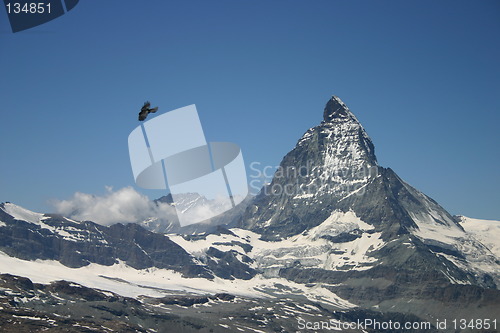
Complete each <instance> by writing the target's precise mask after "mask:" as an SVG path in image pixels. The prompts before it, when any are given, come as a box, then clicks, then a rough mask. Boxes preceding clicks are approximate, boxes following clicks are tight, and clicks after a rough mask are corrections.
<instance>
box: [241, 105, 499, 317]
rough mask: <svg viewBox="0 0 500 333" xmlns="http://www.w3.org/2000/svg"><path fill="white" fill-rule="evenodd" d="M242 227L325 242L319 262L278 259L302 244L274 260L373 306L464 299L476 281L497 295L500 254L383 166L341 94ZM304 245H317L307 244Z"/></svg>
mask: <svg viewBox="0 0 500 333" xmlns="http://www.w3.org/2000/svg"><path fill="white" fill-rule="evenodd" d="M239 226H240V227H241V228H247V229H250V230H252V231H254V232H256V233H259V234H261V235H262V239H265V240H270V241H277V242H281V241H282V240H283V239H287V238H290V237H295V238H297V239H298V238H300V237H310V238H311V237H312V238H313V239H317V238H322V239H325V240H327V241H328V245H327V246H325V247H321V248H318V250H317V252H318V253H323V254H324V255H325V256H326V258H325V259H324V260H323V261H322V262H321V263H320V264H319V265H318V264H317V263H314V264H312V265H311V264H310V262H308V263H304V262H303V261H301V260H299V261H298V262H299V263H298V264H297V262H293V263H286V262H284V261H282V260H279V258H281V257H287V256H288V255H289V254H290V253H296V252H297V247H299V248H300V247H301V245H300V243H298V244H296V246H294V247H293V248H286V249H285V248H280V249H277V250H271V251H269V253H268V254H269V255H272V256H274V257H275V258H278V259H277V260H275V261H273V262H272V263H271V265H270V266H271V267H274V266H275V265H276V264H278V265H280V266H281V268H280V270H279V272H278V275H279V276H282V277H286V278H288V279H292V280H294V281H297V282H302V283H305V282H308V283H311V282H315V283H318V282H322V283H330V284H340V285H342V286H341V287H336V288H335V291H336V292H337V293H339V295H340V296H343V297H346V298H347V299H349V300H352V301H354V302H358V303H359V302H361V303H364V304H366V305H368V304H369V305H370V306H373V305H375V304H379V302H381V301H384V302H387V300H388V299H391V300H392V301H393V302H399V301H398V299H400V300H402V299H407V300H408V299H421V300H420V301H421V302H429V303H432V302H434V301H435V300H436V299H435V298H434V297H438V296H437V295H440V294H441V293H442V291H443V290H446V288H452V289H453V290H454V292H453V293H458V294H460V293H462V291H463V295H464V296H463V297H464V298H465V299H467V296H466V295H470V294H471V292H470V290H471V289H473V290H474V292H472V294H474V295H477V293H479V294H481V293H483V292H486V293H489V292H490V291H486V290H492V291H491V292H492V293H493V294H497V286H498V284H499V282H500V280H499V277H500V275H499V272H500V271H499V261H498V257H496V256H495V254H494V253H492V251H491V250H490V249H489V248H487V247H486V246H484V245H483V244H482V243H481V242H480V241H479V240H478V239H476V238H475V237H473V236H472V235H471V234H469V233H467V232H465V231H464V229H463V228H462V226H461V225H460V223H458V222H457V221H456V220H455V219H454V218H453V217H452V216H451V215H450V214H449V213H448V212H447V211H446V210H445V209H443V208H442V207H441V206H439V204H437V203H436V202H435V201H434V200H432V199H431V198H429V197H427V196H426V195H424V194H423V193H421V192H419V191H418V190H416V189H415V188H413V187H411V186H410V185H408V184H407V183H405V182H404V181H403V180H402V179H401V178H399V177H398V176H397V175H396V174H395V173H394V171H393V170H391V169H389V168H384V167H381V166H379V165H378V163H377V159H376V157H375V153H374V145H373V143H372V141H371V140H370V138H369V137H368V135H367V134H366V132H365V130H364V129H363V127H362V126H361V124H360V123H359V121H358V120H357V119H356V117H355V116H354V115H353V114H352V112H351V111H350V110H349V108H348V107H347V106H346V105H345V104H344V103H343V102H342V101H341V100H340V99H339V98H338V97H336V96H333V97H332V98H331V99H330V100H329V101H328V103H327V104H326V107H325V109H324V114H323V121H322V122H321V124H320V125H318V126H316V127H314V128H311V129H309V130H308V131H307V132H306V133H305V134H304V135H303V136H302V138H301V139H300V140H299V141H298V143H297V145H296V146H295V148H294V149H293V150H292V151H291V152H289V153H288V154H287V155H286V156H285V157H284V158H283V160H282V162H281V164H280V166H279V168H278V169H277V171H276V174H275V176H274V178H273V180H272V182H271V183H270V184H269V185H268V186H267V187H265V188H263V190H262V191H261V192H260V194H259V195H258V196H257V197H256V198H255V200H254V201H253V202H252V203H251V205H250V206H249V207H248V208H247V210H246V212H245V214H244V215H243V216H242V218H241V219H240V222H239ZM374 239H375V240H376V241H374ZM367 244H369V247H367V246H366V245H367ZM303 248H304V251H305V252H311V249H310V244H307V245H304V246H303ZM325 253H326V254H325ZM339 257H340V258H339ZM343 258H346V259H347V260H342V259H343ZM359 258H361V259H362V260H359ZM301 259H303V258H301ZM339 263H342V264H341V265H339ZM415 281H419V283H418V284H417V285H416V284H415ZM483 288H484V289H483ZM439 297H440V296H439ZM479 299H481V297H479V298H477V297H476V296H474V297H472V298H471V299H469V301H470V302H474V301H477V300H479ZM444 301H445V302H446V301H447V300H444ZM391 306H392V305H391ZM408 311H414V309H411V307H410V308H408Z"/></svg>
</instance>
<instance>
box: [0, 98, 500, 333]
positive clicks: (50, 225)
mask: <svg viewBox="0 0 500 333" xmlns="http://www.w3.org/2000/svg"><path fill="white" fill-rule="evenodd" d="M193 200H203V198H189V200H188V201H186V202H193ZM158 202H162V203H167V204H171V200H170V201H169V198H168V197H164V198H160V199H158ZM137 222H138V223H137V224H135V223H129V224H125V225H124V224H115V225H112V226H109V227H105V226H102V225H99V224H96V223H94V222H91V221H75V220H72V219H70V218H67V217H63V216H60V215H54V214H39V213H34V212H31V211H29V210H27V209H25V208H22V207H19V206H17V205H15V204H13V203H3V204H0V251H1V252H0V273H2V274H3V275H1V276H0V288H1V289H0V307H1V308H0V327H2V328H3V330H4V331H11V332H14V331H16V330H15V329H16V327H19V325H22V327H26V328H29V329H31V330H36V329H40V330H42V329H44V328H49V329H56V328H57V329H59V330H61V331H65V330H66V331H67V330H68V329H71V330H73V331H82V332H83V331H86V330H87V331H86V332H88V331H92V330H109V331H117V332H127V331H130V332H133V331H141V332H151V331H154V330H156V331H161V332H166V331H172V332H181V331H187V332H192V331H196V332H219V331H224V332H235V331H241V332H284V331H298V330H301V326H300V325H301V323H302V324H303V323H304V322H311V323H314V322H318V321H321V320H323V321H330V320H333V321H335V322H336V323H349V322H353V321H365V320H367V319H370V320H372V322H373V320H375V321H377V320H378V321H379V322H388V321H392V322H400V323H403V322H412V323H423V322H428V323H429V325H431V326H429V327H428V329H427V330H426V331H429V332H430V331H437V327H436V320H443V319H448V320H453V319H478V318H481V319H490V320H491V321H493V320H494V319H497V325H500V318H499V313H500V312H499V311H498V309H499V308H500V291H499V289H498V286H499V284H500V259H499V258H500V246H499V245H498V244H500V243H499V242H498V239H500V222H498V221H486V220H477V219H471V218H467V217H463V216H451V215H450V214H449V213H448V212H447V211H446V210H445V209H443V208H442V207H441V206H440V205H439V204H438V203H436V202H435V201H434V200H432V199H431V198H429V197H427V196H426V195H425V194H423V193H421V192H420V191H418V190H416V189H415V188H413V187H412V186H410V185H409V184H407V183H406V182H404V181H403V180H402V179H401V178H399V177H398V176H397V174H396V173H395V172H394V171H393V170H391V169H389V168H384V167H381V166H380V165H379V164H378V162H377V159H376V156H375V148H374V145H373V143H372V141H371V139H370V138H369V136H368V135H367V133H366V131H365V130H364V129H363V127H362V125H361V124H360V123H359V121H358V120H357V119H356V117H355V116H354V114H353V113H352V112H351V111H350V110H349V108H348V107H347V106H346V105H345V104H344V103H343V102H342V101H341V100H340V99H339V98H338V97H336V96H333V97H332V98H331V99H330V100H329V101H328V103H327V104H326V107H325V109H324V113H323V121H322V122H321V124H319V125H318V126H316V127H313V128H311V129H309V130H308V131H307V132H306V133H305V134H304V135H303V136H302V138H300V139H299V141H298V142H297V145H296V146H295V148H294V149H293V150H292V151H291V152H289V153H288V154H287V155H286V156H285V157H284V158H283V160H282V162H281V164H280V166H279V168H278V169H277V171H276V173H275V176H274V178H273V180H272V182H271V183H270V184H268V185H266V186H265V187H264V188H263V189H262V190H261V192H260V193H259V194H258V195H257V196H255V197H249V198H247V200H245V202H244V203H243V204H240V205H239V206H238V207H237V208H236V209H234V210H232V211H230V212H228V213H227V214H225V215H223V216H220V217H218V218H217V219H216V220H213V221H211V223H205V224H197V225H191V226H188V227H186V228H180V227H179V226H178V224H176V222H175V221H158V220H156V219H150V220H146V221H137ZM56 281H58V282H56ZM56 313H57V314H59V315H55V314H56ZM16 325H17V326H16ZM85 327H87V328H85ZM449 328H451V327H450V326H449ZM469 328H471V327H469ZM472 328H474V327H472ZM497 329H498V327H497ZM317 331H321V330H317ZM347 331H353V332H358V331H360V332H361V331H374V332H377V331H391V330H390V329H387V330H376V329H373V327H365V328H359V327H358V328H352V329H350V330H347ZM392 331H394V332H397V331H399V330H397V329H394V330H392ZM412 331H414V332H422V330H421V329H413V330H411V329H410V330H405V332H412ZM472 331H474V329H472ZM490 331H495V330H490Z"/></svg>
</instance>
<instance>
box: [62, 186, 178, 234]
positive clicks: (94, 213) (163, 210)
mask: <svg viewBox="0 0 500 333" xmlns="http://www.w3.org/2000/svg"><path fill="white" fill-rule="evenodd" d="M52 205H53V206H54V208H55V209H56V212H57V213H59V214H61V215H63V216H66V217H69V218H72V219H75V220H80V221H85V220H89V221H93V222H96V223H99V224H103V225H111V224H114V223H130V222H142V221H145V220H147V219H151V218H157V219H160V220H168V221H170V222H173V221H176V220H177V216H176V213H175V209H174V208H173V207H172V206H170V205H168V204H166V203H161V202H159V203H158V204H155V203H154V202H153V201H151V200H150V199H149V198H148V197H146V196H145V195H143V194H141V193H139V192H137V191H136V190H134V189H133V188H132V187H124V188H121V189H119V190H116V191H113V189H112V188H111V187H108V186H107V187H106V193H105V194H104V195H102V196H97V195H92V194H87V193H81V192H76V193H75V194H74V195H73V197H72V198H70V199H69V200H55V201H53V202H52Z"/></svg>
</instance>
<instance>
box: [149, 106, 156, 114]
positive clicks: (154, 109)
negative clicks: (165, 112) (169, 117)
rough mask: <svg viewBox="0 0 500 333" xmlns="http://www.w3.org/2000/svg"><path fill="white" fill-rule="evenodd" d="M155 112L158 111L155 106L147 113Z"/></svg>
mask: <svg viewBox="0 0 500 333" xmlns="http://www.w3.org/2000/svg"><path fill="white" fill-rule="evenodd" d="M156 111H158V107H157V106H155V107H154V108H152V109H149V112H151V113H155V112H156Z"/></svg>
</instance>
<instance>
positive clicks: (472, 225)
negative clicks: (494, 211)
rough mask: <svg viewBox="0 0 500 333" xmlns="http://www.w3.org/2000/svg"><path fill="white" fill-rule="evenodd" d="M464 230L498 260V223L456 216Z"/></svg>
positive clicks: (499, 248) (499, 250)
mask: <svg viewBox="0 0 500 333" xmlns="http://www.w3.org/2000/svg"><path fill="white" fill-rule="evenodd" d="M457 219H458V220H459V222H460V225H461V226H462V228H464V230H465V231H466V232H467V233H469V234H471V235H473V236H474V237H475V238H476V239H477V240H479V241H480V242H481V243H483V245H484V246H486V247H487V248H488V249H489V250H490V251H491V252H492V253H493V254H494V255H496V257H497V258H498V259H500V221H494V220H480V219H474V218H470V217H466V216H457Z"/></svg>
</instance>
